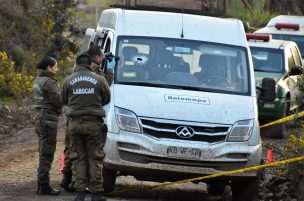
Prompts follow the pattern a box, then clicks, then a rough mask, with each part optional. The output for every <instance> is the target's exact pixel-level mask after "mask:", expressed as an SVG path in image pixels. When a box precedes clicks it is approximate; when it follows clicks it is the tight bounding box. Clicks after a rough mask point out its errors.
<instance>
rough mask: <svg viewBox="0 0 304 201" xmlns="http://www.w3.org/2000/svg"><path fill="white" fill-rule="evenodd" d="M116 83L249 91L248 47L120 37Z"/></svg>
mask: <svg viewBox="0 0 304 201" xmlns="http://www.w3.org/2000/svg"><path fill="white" fill-rule="evenodd" d="M117 44H118V47H117V50H118V52H117V54H116V55H119V56H120V60H119V62H118V63H117V65H116V71H115V82H116V83H120V84H129V85H140V86H154V87H166V88H178V89H187V90H202V91H211V92H220V93H225V92H226V93H233V94H244V95H247V94H249V92H250V91H249V89H250V84H249V83H250V82H249V79H250V78H249V70H248V69H249V68H248V64H247V63H248V62H247V57H246V55H247V53H246V48H244V47H238V46H229V45H224V44H217V43H208V42H202V41H190V40H184V39H168V38H150V37H149V38H148V37H141V38H140V37H119V38H118V43H117Z"/></svg>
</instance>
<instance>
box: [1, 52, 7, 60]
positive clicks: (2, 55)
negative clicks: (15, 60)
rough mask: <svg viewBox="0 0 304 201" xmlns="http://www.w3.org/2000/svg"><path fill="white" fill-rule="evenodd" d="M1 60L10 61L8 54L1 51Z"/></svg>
mask: <svg viewBox="0 0 304 201" xmlns="http://www.w3.org/2000/svg"><path fill="white" fill-rule="evenodd" d="M0 59H1V60H3V61H6V60H7V59H8V58H7V54H6V52H4V51H0Z"/></svg>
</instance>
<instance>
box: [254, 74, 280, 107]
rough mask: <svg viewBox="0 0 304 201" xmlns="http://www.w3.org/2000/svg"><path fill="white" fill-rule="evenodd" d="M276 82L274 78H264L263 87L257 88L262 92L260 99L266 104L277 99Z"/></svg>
mask: <svg viewBox="0 0 304 201" xmlns="http://www.w3.org/2000/svg"><path fill="white" fill-rule="evenodd" d="M275 85H276V83H275V80H274V79H273V78H267V77H265V78H263V80H262V86H261V87H257V89H258V90H259V92H260V95H259V99H260V100H262V101H264V102H272V101H274V100H275V98H276V90H275Z"/></svg>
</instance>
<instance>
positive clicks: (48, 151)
mask: <svg viewBox="0 0 304 201" xmlns="http://www.w3.org/2000/svg"><path fill="white" fill-rule="evenodd" d="M37 68H38V76H37V78H36V79H35V80H34V83H33V94H34V98H35V105H34V108H35V109H36V111H37V117H36V120H35V127H36V132H37V134H38V136H39V164H38V189H37V194H40V195H58V194H59V193H60V192H59V190H56V189H53V188H51V187H50V185H49V182H50V176H49V172H50V169H51V165H52V162H53V159H54V153H55V150H56V142H57V125H58V119H59V115H60V113H61V109H62V105H63V104H62V100H61V94H60V89H59V86H58V84H57V80H56V79H55V74H56V72H57V70H58V68H57V61H56V60H55V59H54V58H52V57H44V58H43V59H42V60H41V61H40V62H39V63H38V65H37Z"/></svg>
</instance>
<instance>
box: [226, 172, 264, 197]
mask: <svg viewBox="0 0 304 201" xmlns="http://www.w3.org/2000/svg"><path fill="white" fill-rule="evenodd" d="M261 177H262V172H261V171H258V174H257V175H256V176H255V177H253V178H250V179H247V180H244V181H232V184H231V187H232V196H233V201H245V200H246V201H254V200H256V199H257V197H258V194H259V186H260V181H261Z"/></svg>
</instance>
